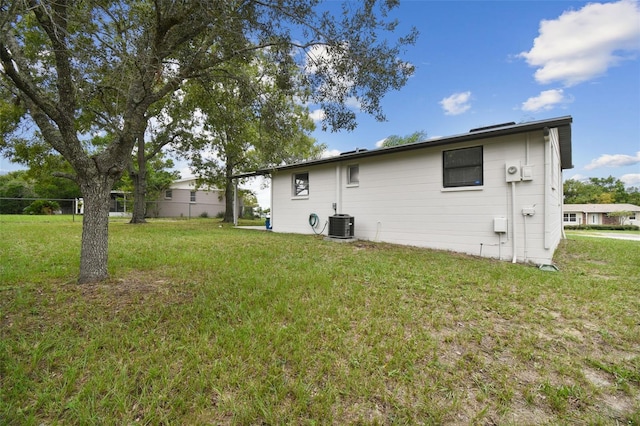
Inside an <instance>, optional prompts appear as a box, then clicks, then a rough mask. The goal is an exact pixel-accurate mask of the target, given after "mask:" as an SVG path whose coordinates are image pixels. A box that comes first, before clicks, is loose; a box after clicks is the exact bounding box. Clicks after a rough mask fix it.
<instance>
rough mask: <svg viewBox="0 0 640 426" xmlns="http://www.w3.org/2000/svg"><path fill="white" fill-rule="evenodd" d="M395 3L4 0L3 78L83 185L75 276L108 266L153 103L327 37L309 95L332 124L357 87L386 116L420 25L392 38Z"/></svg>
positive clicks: (0, 9)
mask: <svg viewBox="0 0 640 426" xmlns="http://www.w3.org/2000/svg"><path fill="white" fill-rule="evenodd" d="M397 4H398V2H397V1H393V0H386V1H380V2H377V1H373V0H368V1H365V2H363V3H362V4H360V3H353V2H345V5H344V6H343V7H342V10H340V11H339V13H335V14H332V13H329V11H327V10H326V9H327V7H326V5H325V4H323V3H322V2H320V1H319V0H316V1H309V0H278V1H276V0H266V1H258V0H246V1H220V2H211V1H201V0H200V1H198V0H185V1H176V0H155V1H151V0H137V1H136V0H128V1H125V0H121V1H113V0H87V1H84V2H73V1H69V0H55V1H54V0H8V1H4V2H2V3H0V65H1V67H0V80H1V81H2V84H3V86H4V90H8V91H10V92H11V95H10V97H11V98H10V102H12V103H13V104H20V105H22V107H23V108H24V110H25V111H27V112H28V118H29V121H30V122H31V123H35V124H36V125H37V127H38V129H39V131H40V132H41V134H42V137H43V138H44V140H45V141H46V142H47V143H48V144H49V145H51V146H52V147H53V148H54V149H55V150H56V151H58V152H59V153H60V154H61V155H62V156H63V157H64V158H65V159H66V160H67V161H68V162H69V164H70V165H71V167H72V168H73V173H71V174H69V176H68V177H69V178H72V179H74V180H75V181H76V182H77V183H78V185H79V186H80V190H81V191H82V195H83V197H84V201H85V214H84V217H83V232H82V242H81V255H80V276H79V282H81V283H85V282H91V281H98V280H103V279H105V278H107V276H108V273H107V248H108V244H107V242H108V209H109V192H110V190H111V188H112V186H113V184H114V183H115V182H116V181H117V180H118V179H120V177H121V175H122V173H123V172H124V171H125V169H126V167H127V165H128V164H129V162H130V158H131V153H132V150H133V148H134V146H135V144H136V141H137V140H139V138H140V135H142V134H143V133H144V131H145V129H146V128H147V124H148V120H149V115H148V112H149V110H150V108H152V107H153V106H154V105H155V104H156V103H158V102H160V101H161V100H162V99H164V98H165V97H166V96H168V95H170V94H172V93H174V92H175V91H176V90H177V89H178V88H180V87H181V86H182V85H183V84H184V83H185V82H188V81H189V80H190V79H192V78H194V77H198V78H201V77H202V76H204V75H207V76H209V77H210V78H211V79H217V80H218V81H220V82H222V83H223V84H224V82H225V81H228V80H230V79H233V77H234V76H233V74H231V75H230V74H229V72H230V68H229V67H227V66H226V65H227V64H228V63H229V62H231V61H238V60H242V59H243V58H249V57H250V56H251V55H253V54H254V53H255V52H257V51H260V50H264V49H270V50H271V51H273V52H276V53H278V54H279V56H278V60H279V61H280V62H281V63H283V64H288V63H290V62H291V61H295V60H297V61H299V62H300V63H303V62H305V63H307V64H308V62H307V61H306V57H307V54H308V53H310V51H311V50H312V49H316V46H324V47H325V51H324V52H325V53H326V54H322V55H319V54H316V55H314V56H313V64H312V66H311V67H310V68H309V73H308V74H307V77H306V79H305V81H304V83H305V84H306V86H307V87H308V88H309V91H308V92H307V93H308V94H309V98H308V99H307V100H309V101H311V102H315V103H319V104H320V105H321V106H322V107H323V108H324V109H325V111H326V118H325V125H326V126H328V127H331V128H332V129H340V128H346V129H349V128H353V127H354V126H355V114H353V112H352V111H350V110H349V109H348V108H347V107H346V106H345V102H346V101H347V99H349V98H350V97H355V98H356V99H358V100H359V101H360V104H361V107H362V109H363V110H364V111H366V112H368V113H371V114H373V115H374V116H375V117H376V118H379V119H382V118H384V116H383V113H382V110H381V107H380V100H381V97H382V96H383V94H384V93H385V92H387V91H388V90H390V89H398V88H400V87H401V86H403V85H404V84H405V83H406V81H407V78H408V77H409V76H410V75H411V74H412V72H413V69H412V67H411V66H408V65H407V64H406V63H404V62H403V61H402V60H401V59H400V58H399V54H400V53H401V51H400V49H401V48H402V47H403V46H406V45H409V44H412V43H413V42H414V41H415V37H416V32H415V30H414V31H412V32H410V33H409V34H408V35H407V36H405V37H402V36H400V37H397V38H394V34H393V33H394V31H395V30H396V28H397V22H395V21H393V20H390V19H389V16H388V12H389V11H390V10H391V9H393V8H394V7H395V6H397ZM388 40H395V41H394V42H392V43H391V44H390V42H389V41H388ZM294 48H297V49H298V50H297V53H298V55H297V56H292V55H291V53H292V49H294ZM247 61H248V60H247ZM284 70H285V72H283V74H282V75H281V78H282V79H283V80H287V76H286V67H285V68H284ZM2 128H3V131H5V130H6V129H10V127H8V126H3V127H2ZM19 132H20V129H19V130H16V131H14V132H13V134H14V135H15V134H16V133H19ZM100 134H110V135H113V138H112V140H111V141H110V142H109V144H108V145H106V146H100V147H96V146H93V145H91V143H90V141H91V138H90V136H91V135H100ZM4 142H8V143H11V142H10V138H9V139H5V138H3V143H4Z"/></svg>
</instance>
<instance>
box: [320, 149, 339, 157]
mask: <svg viewBox="0 0 640 426" xmlns="http://www.w3.org/2000/svg"><path fill="white" fill-rule="evenodd" d="M338 155H340V151H338V150H337V149H327V150H324V151H322V154H321V155H320V158H329V157H337V156H338Z"/></svg>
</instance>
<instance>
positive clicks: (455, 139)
mask: <svg viewBox="0 0 640 426" xmlns="http://www.w3.org/2000/svg"><path fill="white" fill-rule="evenodd" d="M572 121H573V118H572V117H571V116H564V117H558V118H551V119H547V120H539V121H530V122H528V123H521V124H513V123H509V124H506V125H498V126H490V127H485V128H482V129H478V130H472V131H470V132H468V133H463V134H459V135H454V136H447V137H442V138H437V139H430V140H427V141H424V142H415V143H411V144H406V145H399V146H393V147H389V148H379V149H372V150H370V151H368V150H359V151H353V152H348V153H343V154H341V155H337V156H335V157H328V158H321V159H318V160H310V161H303V162H300V163H295V164H287V165H284V166H278V167H273V168H265V169H260V170H256V171H253V172H246V173H239V174H237V175H235V176H233V178H238V179H242V178H248V177H254V176H264V175H270V174H273V173H277V172H279V171H283V170H289V169H298V168H300V167H310V166H316V165H319V164H329V163H338V162H342V161H354V160H357V159H360V158H367V157H374V156H378V155H388V154H392V153H396V152H403V151H412V150H416V149H422V148H428V147H435V146H443V145H450V144H455V143H461V142H469V141H477V140H482V139H488V138H495V137H500V136H509V135H515V134H519V133H527V132H535V131H543V132H547V131H548V129H552V128H557V129H558V138H559V144H560V166H561V167H562V169H563V170H564V169H572V168H573V163H572V161H573V160H572V155H571V123H572Z"/></svg>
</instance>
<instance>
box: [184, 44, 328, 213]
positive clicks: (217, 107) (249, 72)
mask: <svg viewBox="0 0 640 426" xmlns="http://www.w3.org/2000/svg"><path fill="white" fill-rule="evenodd" d="M230 65H231V66H232V67H233V68H234V70H235V73H236V76H237V78H236V79H234V80H233V81H230V82H228V83H226V84H224V85H222V84H215V83H212V82H210V81H207V80H198V81H194V82H193V84H191V85H189V86H188V87H187V90H186V96H185V102H184V105H185V106H186V105H190V106H191V108H194V109H196V110H197V114H196V115H197V116H198V117H200V122H199V123H198V124H199V127H200V128H201V130H202V131H201V132H199V135H198V136H195V137H192V138H184V141H183V143H182V144H181V145H179V152H181V153H182V155H183V156H184V157H186V158H188V159H189V160H190V164H191V167H192V169H193V171H194V172H195V173H196V174H197V175H198V176H199V181H200V182H201V183H203V184H207V185H209V186H216V187H218V188H222V189H224V197H225V206H226V208H225V215H224V219H223V220H224V221H225V222H233V221H234V217H233V213H234V208H233V206H234V182H233V176H234V175H236V174H238V173H239V172H242V171H246V170H255V169H256V168H261V167H262V168H265V167H270V166H276V165H280V164H282V163H290V162H295V161H301V160H303V159H309V158H315V157H318V156H320V154H321V153H322V150H323V149H324V148H325V147H324V146H323V145H319V144H316V143H315V139H313V138H311V137H310V136H309V133H310V132H311V131H312V130H313V129H314V128H315V125H314V123H313V120H311V118H310V116H309V111H308V109H307V108H306V107H304V106H302V105H300V104H299V103H298V102H297V99H299V98H300V97H301V96H303V93H299V90H300V88H301V86H300V85H291V84H289V83H290V82H289V81H287V83H286V85H282V82H279V81H278V75H279V72H282V70H283V65H282V64H278V63H275V62H273V61H272V60H271V58H270V52H268V53H266V54H263V55H257V57H256V58H255V60H254V61H253V62H252V63H234V64H230ZM240 70H242V72H240ZM294 74H298V77H301V74H300V72H299V70H297V69H296V68H295V67H293V66H290V69H289V70H287V75H288V79H292V78H293V75H294ZM191 108H187V109H191Z"/></svg>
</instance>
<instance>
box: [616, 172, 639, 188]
mask: <svg viewBox="0 0 640 426" xmlns="http://www.w3.org/2000/svg"><path fill="white" fill-rule="evenodd" d="M620 180H621V181H622V182H623V183H624V184H625V186H640V173H628V174H626V175H622V176H620Z"/></svg>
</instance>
